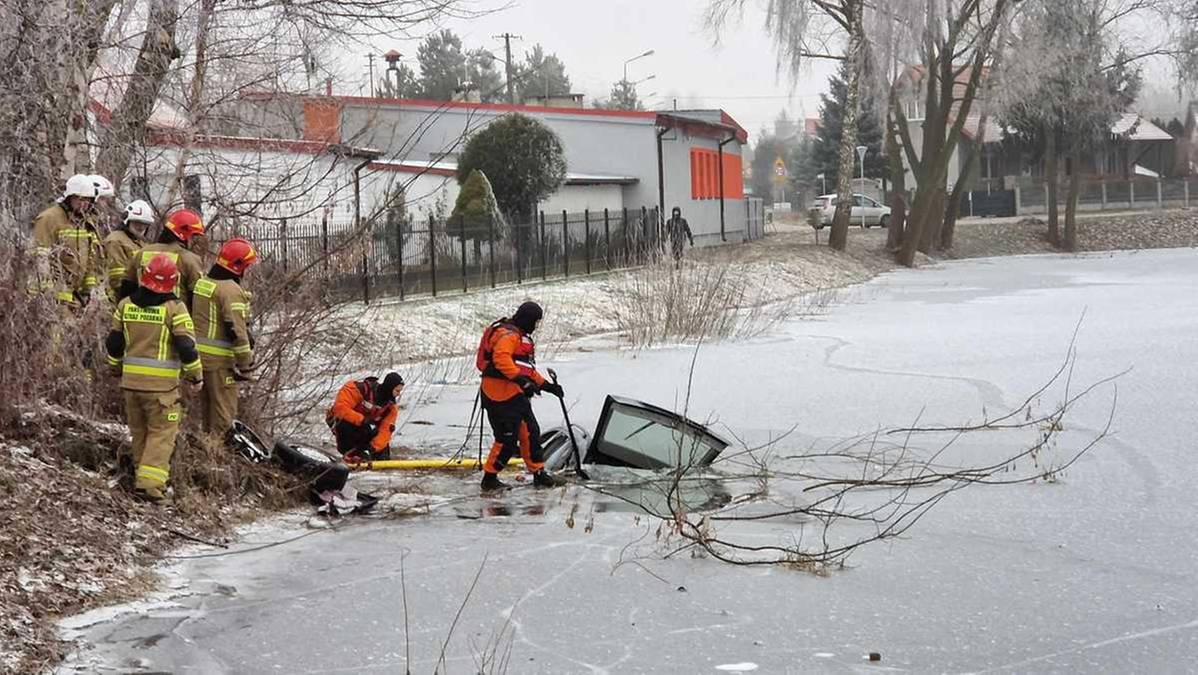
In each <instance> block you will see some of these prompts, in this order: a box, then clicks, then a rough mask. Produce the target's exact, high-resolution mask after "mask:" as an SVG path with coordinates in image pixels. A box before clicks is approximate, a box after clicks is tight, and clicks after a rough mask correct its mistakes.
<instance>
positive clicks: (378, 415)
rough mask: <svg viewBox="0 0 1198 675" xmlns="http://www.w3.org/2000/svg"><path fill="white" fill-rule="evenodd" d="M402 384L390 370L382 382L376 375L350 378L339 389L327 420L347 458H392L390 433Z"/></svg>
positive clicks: (357, 459) (393, 431)
mask: <svg viewBox="0 0 1198 675" xmlns="http://www.w3.org/2000/svg"><path fill="white" fill-rule="evenodd" d="M403 385H404V382H403V378H402V377H400V376H399V373H387V376H386V377H384V378H383V381H382V382H379V379H378V378H377V377H368V378H366V379H364V380H360V381H358V380H350V381H349V382H346V383H345V384H344V385H343V386H342V387H341V391H339V392H337V399H336V400H335V401H333V407H331V408H329V412H328V413H327V414H326V415H325V420H324V421H325V424H328V425H329V429H331V430H332V432H333V437H334V438H336V439H337V452H340V453H341V454H342V455H343V456H344V457H345V459H346V461H348V462H366V461H370V460H375V459H391V435H392V434H394V433H395V420H396V419H397V418H398V417H399V396H400V394H402V393H403Z"/></svg>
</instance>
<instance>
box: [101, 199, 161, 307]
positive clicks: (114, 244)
mask: <svg viewBox="0 0 1198 675" xmlns="http://www.w3.org/2000/svg"><path fill="white" fill-rule="evenodd" d="M153 224H154V210H153V209H152V208H150V205H149V204H147V203H146V202H144V201H142V200H140V199H138V200H135V201H133V202H131V203H130V204H129V205H128V206H126V207H125V219H124V222H122V223H121V226H120V227H118V228H117V229H115V230H113V231H112V232H109V233H108V236H106V237H104V266H105V268H106V272H107V273H108V297H109V298H111V299H112V300H113V301H116V299H117V297H118V296H119V295H120V291H121V280H122V279H124V278H125V272H126V268H127V267H128V265H129V261H130V259H132V258H133V256H134V254H136V253H137V252H138V251H139V250H141V247H142V246H144V245H145V244H144V243H143V242H144V240H145V233H146V231H147V230H148V229H149V228H150V226H152V225H153Z"/></svg>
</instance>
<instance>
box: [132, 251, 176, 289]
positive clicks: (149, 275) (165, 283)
mask: <svg viewBox="0 0 1198 675" xmlns="http://www.w3.org/2000/svg"><path fill="white" fill-rule="evenodd" d="M178 282H179V268H178V267H175V261H174V260H171V258H170V256H168V255H166V254H165V253H160V254H158V255H156V256H154V257H153V258H151V259H150V262H149V263H147V264H146V266H145V268H144V269H143V270H142V271H141V285H142V286H145V287H146V288H148V289H150V290H151V291H154V292H155V293H173V292H174V291H175V284H177V283H178Z"/></svg>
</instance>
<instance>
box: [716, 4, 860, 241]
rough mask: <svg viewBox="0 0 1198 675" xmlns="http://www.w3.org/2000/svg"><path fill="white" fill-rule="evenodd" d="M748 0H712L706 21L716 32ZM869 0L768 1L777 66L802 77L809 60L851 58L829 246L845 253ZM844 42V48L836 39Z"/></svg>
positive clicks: (851, 196) (767, 13)
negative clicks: (838, 45)
mask: <svg viewBox="0 0 1198 675" xmlns="http://www.w3.org/2000/svg"><path fill="white" fill-rule="evenodd" d="M747 2H748V0H710V4H709V5H708V7H707V14H706V24H707V26H708V28H709V29H710V30H712V31H714V32H715V33H716V34H717V35H718V33H719V31H720V30H721V29H722V28H723V27H724V26H725V25H727V24H728V22H729V21H731V20H733V19H735V18H737V17H739V16H740V15H741V14H742V13H743V11H744V7H745V5H746V4H747ZM865 4H866V3H865V1H864V0H768V2H767V3H766V21H765V27H766V30H767V31H768V32H769V33H770V35H771V36H773V39H774V44H775V47H776V48H777V51H778V68H779V70H785V71H787V72H788V73H789V74H790V75H791V76H792V77H793V76H797V75H798V74H799V73H800V72H801V71H802V69H803V68H805V67H806V65H807V61H808V60H809V59H834V60H838V61H848V62H849V63H850V64H851V67H850V68H849V69H848V71H849V72H848V80H847V83H846V84H847V85H848V99H847V101H846V103H845V111H844V133H843V134H842V135H841V138H840V150H839V158H840V161H839V166H840V168H839V171H838V172H837V176H836V193H837V200H836V213H835V215H834V216H833V218H832V232H831V234H830V235H829V236H828V245H829V246H831V247H832V248H834V249H836V250H840V251H843V250H844V249H845V246H846V245H847V244H848V230H849V218H850V216H851V215H852V202H853V185H852V180H853V169H854V167H855V166H856V146H857V115H858V114H859V113H860V108H861V103H860V102H861V80H862V69H863V67H864V63H865V52H866V36H865V21H864V12H865ZM840 42H843V43H844V45H845V46H844V47H843V51H840V49H838V48H837V43H840Z"/></svg>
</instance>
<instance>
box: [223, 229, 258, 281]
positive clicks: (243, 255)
mask: <svg viewBox="0 0 1198 675" xmlns="http://www.w3.org/2000/svg"><path fill="white" fill-rule="evenodd" d="M257 260H258V252H257V251H255V250H254V247H253V246H251V245H250V242H248V241H246V240H245V239H242V238H241V237H237V238H235V239H230V240H229V241H226V242H225V243H224V245H223V246H221V247H220V253H219V254H218V255H217V256H216V264H217V265H220V266H221V267H223V268H225V269H227V270H229V271H230V272H232V273H233V274H236V275H237V276H241V275H243V274H245V271H246V269H248V268H249V266H250V265H252V264H254V263H255V262H257Z"/></svg>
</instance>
